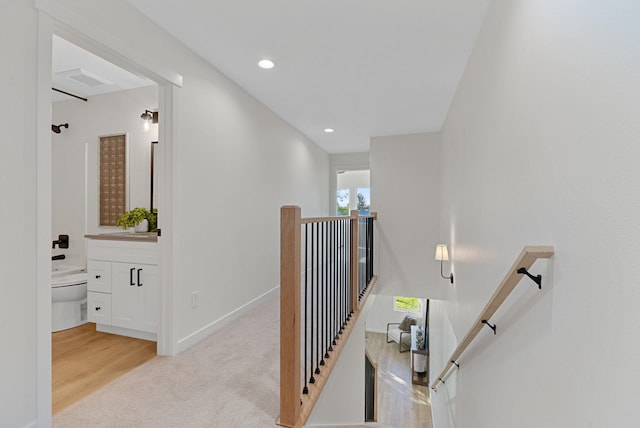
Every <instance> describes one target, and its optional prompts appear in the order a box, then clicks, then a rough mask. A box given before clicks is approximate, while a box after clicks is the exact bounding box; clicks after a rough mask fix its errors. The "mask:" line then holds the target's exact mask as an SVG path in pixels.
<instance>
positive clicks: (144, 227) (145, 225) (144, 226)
mask: <svg viewBox="0 0 640 428" xmlns="http://www.w3.org/2000/svg"><path fill="white" fill-rule="evenodd" d="M134 229H135V231H136V232H148V231H149V221H148V220H147V219H146V218H145V219H144V220H142V221H141V222H140V223H138V224H136V225H135V227H134Z"/></svg>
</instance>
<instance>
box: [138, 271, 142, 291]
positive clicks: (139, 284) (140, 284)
mask: <svg viewBox="0 0 640 428" xmlns="http://www.w3.org/2000/svg"><path fill="white" fill-rule="evenodd" d="M140 272H142V269H138V287H142V283H141V282H140Z"/></svg>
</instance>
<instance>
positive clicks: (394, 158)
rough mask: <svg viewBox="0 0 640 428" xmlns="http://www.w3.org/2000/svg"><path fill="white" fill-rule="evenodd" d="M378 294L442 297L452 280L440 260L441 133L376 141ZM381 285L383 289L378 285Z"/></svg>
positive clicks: (374, 182)
mask: <svg viewBox="0 0 640 428" xmlns="http://www.w3.org/2000/svg"><path fill="white" fill-rule="evenodd" d="M370 159H371V211H377V212H378V221H377V222H376V247H377V251H376V253H377V254H376V266H377V272H378V281H379V283H378V284H379V285H377V286H376V290H377V291H376V293H377V294H386V295H390V296H393V295H399V296H411V297H430V298H436V297H438V296H440V295H441V294H443V293H444V292H445V291H446V290H447V287H449V283H448V281H446V280H444V279H441V278H440V265H439V264H438V262H436V261H435V260H434V254H435V247H436V244H438V242H439V241H440V239H439V222H440V210H439V201H440V164H439V162H440V136H439V135H438V134H412V135H401V136H390V137H376V138H372V139H371V152H370ZM378 287H379V288H378Z"/></svg>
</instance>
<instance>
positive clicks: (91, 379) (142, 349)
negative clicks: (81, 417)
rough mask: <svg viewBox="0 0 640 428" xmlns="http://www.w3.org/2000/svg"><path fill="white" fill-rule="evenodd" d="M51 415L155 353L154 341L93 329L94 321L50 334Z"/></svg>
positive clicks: (147, 359) (145, 360)
mask: <svg viewBox="0 0 640 428" xmlns="http://www.w3.org/2000/svg"><path fill="white" fill-rule="evenodd" d="M51 348H52V410H53V414H54V415H55V414H56V413H58V412H59V411H61V410H63V409H65V408H66V407H68V406H70V405H71V404H73V403H75V402H76V401H78V400H80V399H81V398H84V397H85V396H87V395H89V394H91V393H92V392H94V391H96V390H98V389H100V388H102V387H103V386H105V385H106V384H108V383H109V382H111V381H113V380H115V379H116V378H117V377H119V376H121V375H122V374H124V373H126V372H128V371H129V370H132V369H133V368H135V367H137V366H139V365H141V364H144V363H145V362H147V361H149V360H150V359H152V358H153V357H155V356H156V342H151V341H148V340H140V339H134V338H131V337H125V336H118V335H115V334H109V333H102V332H98V331H96V325H95V324H94V323H87V324H85V325H82V326H80V327H76V328H72V329H69V330H64V331H59V332H56V333H52V334H51Z"/></svg>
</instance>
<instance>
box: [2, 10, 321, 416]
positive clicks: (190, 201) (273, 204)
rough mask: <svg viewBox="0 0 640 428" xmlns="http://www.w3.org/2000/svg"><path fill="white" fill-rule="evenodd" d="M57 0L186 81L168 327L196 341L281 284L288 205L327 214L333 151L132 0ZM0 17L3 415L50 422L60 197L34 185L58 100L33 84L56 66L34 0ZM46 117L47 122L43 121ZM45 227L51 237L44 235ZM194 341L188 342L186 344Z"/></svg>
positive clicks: (46, 161)
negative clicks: (52, 293)
mask: <svg viewBox="0 0 640 428" xmlns="http://www.w3.org/2000/svg"><path fill="white" fill-rule="evenodd" d="M60 3H61V4H62V5H67V6H69V8H70V9H71V10H73V13H74V15H73V16H74V17H79V18H80V20H81V21H82V22H83V25H86V28H92V29H97V30H96V32H97V33H99V34H102V35H106V36H105V38H107V39H108V38H110V37H111V38H113V40H120V41H124V42H125V43H126V45H127V46H128V48H129V49H131V50H132V51H136V52H144V55H145V56H146V57H149V58H154V60H155V61H156V62H158V63H161V64H163V65H164V66H166V68H167V69H170V70H173V71H175V72H177V73H181V74H182V75H183V76H184V87H183V88H181V89H177V90H176V92H177V94H176V97H177V98H178V102H177V105H178V111H177V116H178V122H179V123H178V124H177V126H178V128H177V141H176V145H177V147H176V153H177V157H176V158H174V159H173V162H175V164H174V166H175V168H176V173H177V176H176V177H175V181H174V183H172V185H173V186H174V190H175V194H176V195H177V198H176V200H174V201H173V206H172V208H173V209H174V211H175V213H176V217H177V224H176V225H175V228H174V230H167V233H170V234H173V235H174V236H176V239H175V242H176V248H175V249H174V250H175V253H176V254H178V255H179V257H178V258H177V259H175V260H174V261H175V274H176V277H177V278H179V282H178V283H176V284H174V287H175V292H174V293H173V295H174V298H175V301H173V304H174V305H175V306H176V311H175V313H176V317H175V319H174V322H175V326H174V330H175V331H173V330H172V333H171V335H170V336H171V337H172V340H173V341H175V345H176V347H177V348H180V347H181V346H182V347H185V346H188V345H189V344H191V343H193V341H195V340H198V339H200V338H201V337H202V335H203V334H206V333H208V332H209V331H211V330H210V329H207V327H208V326H211V325H214V324H215V321H216V320H218V319H219V318H221V317H223V316H224V315H226V314H228V313H229V312H230V311H232V310H234V309H236V308H238V307H240V306H242V305H244V304H245V303H246V302H248V301H249V300H251V299H253V298H256V297H258V296H260V295H262V294H263V293H265V292H266V291H268V290H270V289H272V288H274V287H275V286H277V285H278V282H279V279H278V228H279V219H278V215H279V207H280V205H283V204H292V203H295V204H299V205H301V206H302V207H303V213H304V215H326V214H327V212H328V210H327V206H328V200H329V195H328V183H329V177H328V171H329V156H328V154H327V153H325V152H324V151H323V150H321V149H320V148H318V147H317V146H316V145H315V144H313V143H312V142H310V141H309V140H308V139H306V138H305V137H304V136H303V135H302V134H301V133H299V132H298V131H296V130H295V129H293V128H292V127H291V126H290V125H288V124H287V123H285V122H284V121H283V120H282V119H280V118H279V117H277V116H276V115H275V114H274V113H273V112H271V111H270V110H269V109H268V108H266V107H265V106H264V105H262V104H260V103H258V102H257V101H256V100H255V99H254V98H252V97H251V96H250V95H248V94H246V93H245V92H244V91H243V90H241V89H240V88H239V87H238V86H236V85H235V84H234V83H232V82H230V81H229V80H228V79H227V78H226V77H224V76H223V75H222V74H221V73H219V72H218V71H217V70H215V69H214V68H212V67H211V66H209V65H207V64H206V63H204V62H203V61H202V60H201V59H200V58H199V57H198V56H196V55H194V54H193V53H191V52H189V51H187V50H185V48H184V47H183V46H182V45H181V44H180V43H178V42H177V41H175V40H173V39H172V38H170V37H169V36H168V35H167V34H166V33H165V32H164V31H163V30H162V29H160V28H157V27H155V26H154V25H153V24H152V23H150V22H149V21H148V20H147V19H146V18H144V17H142V16H141V15H140V14H139V13H138V12H137V11H136V10H135V9H134V8H133V7H131V6H130V5H129V4H128V3H127V2H126V1H125V0H116V1H110V2H85V1H80V0H64V1H61V2H60ZM67 16H70V15H69V14H67ZM0 24H1V25H2V28H3V34H10V35H11V37H0V48H1V51H2V52H3V55H4V58H5V59H6V64H4V65H3V67H2V68H0V70H1V71H0V73H1V76H2V78H1V79H0V82H1V83H0V85H2V94H3V101H4V102H3V103H2V107H0V108H1V109H2V111H1V113H2V114H1V115H0V117H2V120H3V122H2V127H3V132H4V134H3V139H2V146H1V147H2V149H1V150H2V155H1V156H0V167H2V172H3V173H2V177H3V178H2V179H0V183H1V184H0V187H1V189H2V196H3V200H4V204H3V210H2V214H1V215H2V220H3V221H4V223H5V224H6V225H7V227H6V230H5V232H4V238H5V242H6V245H5V246H3V249H2V250H1V251H2V253H1V254H0V256H1V257H0V260H2V261H1V262H0V263H2V275H3V284H5V286H4V287H3V293H4V295H3V299H1V300H2V303H0V311H1V312H2V315H3V319H7V320H11V322H10V323H3V326H2V327H0V329H1V335H2V340H3V349H5V350H7V352H3V353H2V356H1V357H0V367H2V369H1V370H2V371H1V373H0V378H2V382H0V396H1V397H3V398H2V400H0V415H1V416H2V417H1V422H2V425H3V426H5V425H6V426H11V427H23V426H36V425H37V424H40V425H42V426H46V425H47V424H48V420H49V418H50V410H49V409H48V408H47V397H50V389H49V387H50V381H48V380H47V376H50V366H49V367H47V364H45V363H46V361H47V360H48V359H49V358H50V343H49V340H50V339H49V338H50V333H49V332H48V331H46V326H47V325H50V324H49V323H50V309H49V312H47V310H46V308H47V307H49V308H50V303H49V302H50V297H49V301H48V302H47V301H46V300H47V299H46V297H47V296H46V292H44V291H42V290H40V291H39V292H37V284H42V287H46V288H47V289H48V286H47V282H48V281H47V278H48V275H50V273H49V272H50V271H48V269H50V265H51V262H50V258H49V256H50V250H51V249H50V246H51V241H50V240H49V237H50V236H51V235H52V233H51V226H50V224H49V222H46V221H40V222H39V221H38V219H39V215H38V214H37V213H44V214H45V217H48V216H50V214H49V213H50V210H51V200H50V198H49V197H48V195H50V189H49V190H47V186H46V185H44V186H43V193H41V194H37V193H36V183H37V182H38V181H40V183H43V182H44V183H47V182H48V181H49V180H50V179H51V173H50V162H51V152H50V147H51V145H50V144H47V145H46V148H45V147H44V146H42V145H41V146H42V147H40V150H36V148H37V147H38V139H37V134H38V133H42V135H50V134H51V131H50V128H49V127H50V124H51V122H50V121H49V120H46V119H48V118H49V117H48V114H47V111H48V110H49V109H50V108H51V104H50V100H48V99H47V98H46V95H44V94H46V93H48V91H46V90H44V91H43V92H42V94H43V96H44V97H45V98H40V99H39V98H38V97H39V96H40V95H38V94H37V91H36V87H37V86H36V85H37V82H38V79H37V77H38V70H43V73H42V76H47V74H48V73H50V62H51V59H50V57H49V56H48V53H47V50H46V49H41V50H40V52H41V53H42V56H41V57H39V56H38V52H39V50H38V31H39V27H38V13H37V11H36V9H35V8H34V6H33V4H32V3H31V2H24V1H21V0H9V1H8V2H5V3H4V4H3V9H2V13H1V14H0ZM40 29H41V30H42V31H44V33H42V34H41V35H40V37H41V38H42V39H47V38H49V39H50V30H51V29H50V28H49V26H48V25H44V27H41V28H40ZM43 46H44V44H42V45H41V48H42V47H43ZM40 62H41V63H42V64H40V65H39V63H40ZM39 67H40V68H39ZM38 117H41V120H42V121H44V122H46V123H47V124H46V126H43V127H41V128H42V129H38V130H37V129H36V120H37V118H38ZM42 118H45V119H44V120H43V119H42ZM63 132H64V131H63ZM45 139H46V137H45ZM174 154H175V153H174ZM43 174H44V175H43ZM36 202H38V203H37V204H36ZM161 218H162V217H161ZM38 231H40V232H38ZM37 233H38V234H37ZM36 234H37V235H36ZM36 236H44V237H46V238H45V239H46V241H45V240H42V239H41V240H40V242H37V241H36ZM42 272H44V273H42ZM36 273H37V277H36ZM37 278H38V279H37ZM194 288H197V289H199V291H200V306H199V307H198V308H197V309H191V306H190V296H191V292H192V291H193V289H194ZM42 296H44V297H45V298H44V299H43V298H42ZM43 301H44V304H42V302H43ZM36 302H38V307H37V310H36ZM43 326H44V328H43ZM192 335H193V336H192ZM186 337H191V338H192V341H189V340H183V341H182V342H181V343H180V344H178V341H180V340H181V339H184V338H186ZM274 340H278V338H274ZM38 361H40V362H41V363H40V364H39V363H38ZM42 362H44V363H42ZM47 415H48V416H47ZM275 416H276V415H274V418H275Z"/></svg>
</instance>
